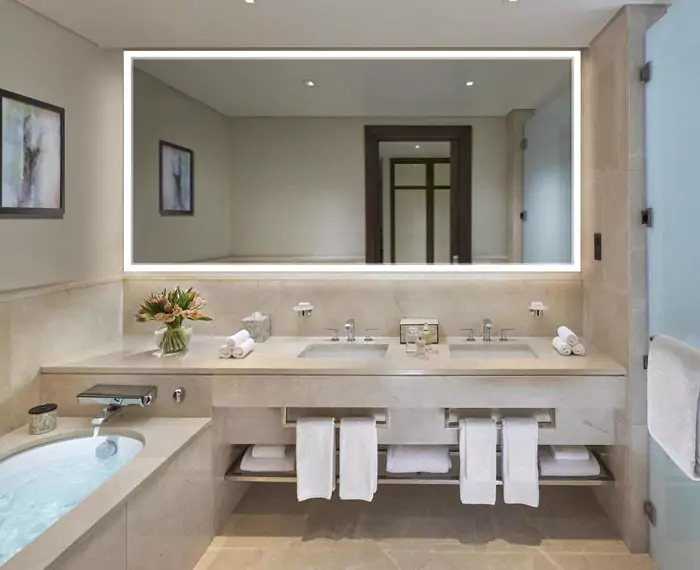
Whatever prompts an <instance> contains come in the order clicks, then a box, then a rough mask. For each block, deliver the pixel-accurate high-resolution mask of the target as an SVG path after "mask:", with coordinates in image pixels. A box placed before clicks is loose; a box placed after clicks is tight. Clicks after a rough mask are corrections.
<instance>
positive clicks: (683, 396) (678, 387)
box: [647, 335, 700, 481]
mask: <svg viewBox="0 0 700 570" xmlns="http://www.w3.org/2000/svg"><path fill="white" fill-rule="evenodd" d="M647 401H648V406H647V415H648V418H647V420H648V422H647V423H648V424H649V433H650V434H651V437H653V438H654V439H655V440H656V441H657V442H658V444H659V445H660V446H661V448H662V449H663V450H664V451H665V452H666V454H667V455H668V456H669V457H670V458H671V459H672V460H673V462H674V463H675V464H676V465H678V467H679V468H680V470H681V471H683V473H685V474H686V475H687V476H688V477H689V478H690V479H692V480H693V481H700V471H699V469H698V467H699V465H700V461H698V442H699V441H700V433H699V431H700V422H699V421H698V419H699V418H698V410H699V409H700V350H698V349H696V348H693V347H692V346H690V345H687V344H685V343H682V342H680V341H678V340H676V339H674V338H671V337H669V336H665V335H658V336H656V337H654V340H653V341H652V343H651V350H650V351H649V371H648V378H647Z"/></svg>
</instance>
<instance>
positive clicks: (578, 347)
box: [571, 342, 586, 356]
mask: <svg viewBox="0 0 700 570" xmlns="http://www.w3.org/2000/svg"><path fill="white" fill-rule="evenodd" d="M571 352H573V353H574V354H575V355H576V356H586V347H585V346H583V345H582V344H581V343H580V342H579V343H576V344H575V345H574V346H573V348H572V349H571Z"/></svg>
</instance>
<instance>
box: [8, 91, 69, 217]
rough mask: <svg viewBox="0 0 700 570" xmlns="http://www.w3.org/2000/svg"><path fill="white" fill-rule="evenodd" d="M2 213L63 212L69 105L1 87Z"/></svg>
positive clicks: (56, 214)
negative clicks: (65, 124)
mask: <svg viewBox="0 0 700 570" xmlns="http://www.w3.org/2000/svg"><path fill="white" fill-rule="evenodd" d="M0 104H1V106H2V113H1V114H0V134H1V137H0V140H1V143H0V178H2V186H0V217H4V218H8V217H12V218H62V217H63V213H64V186H65V177H64V163H65V126H64V118H65V111H64V110H63V109H61V108H60V107H55V106H54V105H49V104H48V103H43V102H41V101H37V100H35V99H30V98H29V97H24V96H23V95H18V94H16V93H11V92H9V91H3V90H2V89H0Z"/></svg>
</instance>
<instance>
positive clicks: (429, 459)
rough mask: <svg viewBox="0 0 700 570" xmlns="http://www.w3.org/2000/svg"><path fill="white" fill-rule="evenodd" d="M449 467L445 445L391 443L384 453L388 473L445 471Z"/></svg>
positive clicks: (448, 453)
mask: <svg viewBox="0 0 700 570" xmlns="http://www.w3.org/2000/svg"><path fill="white" fill-rule="evenodd" d="M450 467H452V461H450V448H449V447H448V446H446V445H391V446H389V449H388V450H387V454H386V470H387V472H388V473H447V472H449V470H450Z"/></svg>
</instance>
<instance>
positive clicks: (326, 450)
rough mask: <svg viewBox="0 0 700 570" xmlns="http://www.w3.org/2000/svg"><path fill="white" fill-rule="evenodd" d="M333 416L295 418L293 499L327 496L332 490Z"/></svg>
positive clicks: (333, 467) (333, 484)
mask: <svg viewBox="0 0 700 570" xmlns="http://www.w3.org/2000/svg"><path fill="white" fill-rule="evenodd" d="M334 421H335V420H334V419H333V418H299V419H298V420H297V445H296V452H297V499H299V501H306V500H307V499H330V498H331V497H332V496H333V491H334V490H335V425H334Z"/></svg>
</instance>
